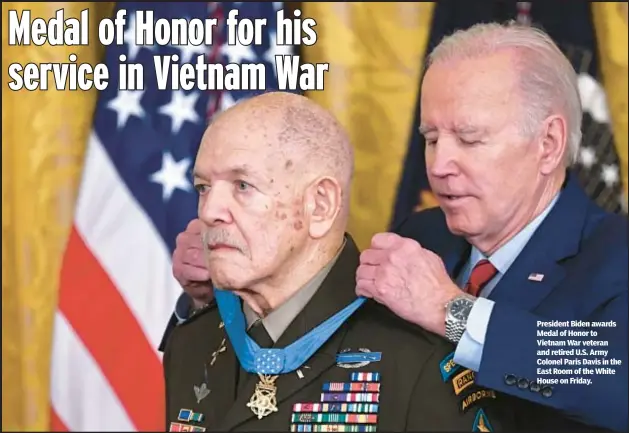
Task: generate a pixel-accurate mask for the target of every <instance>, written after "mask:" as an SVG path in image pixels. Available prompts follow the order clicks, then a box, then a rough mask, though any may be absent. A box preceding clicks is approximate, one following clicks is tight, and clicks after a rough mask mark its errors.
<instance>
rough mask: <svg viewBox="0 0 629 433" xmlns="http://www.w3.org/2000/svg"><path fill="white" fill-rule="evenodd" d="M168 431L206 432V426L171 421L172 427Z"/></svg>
mask: <svg viewBox="0 0 629 433" xmlns="http://www.w3.org/2000/svg"><path fill="white" fill-rule="evenodd" d="M168 431H190V432H204V431H205V427H200V426H196V425H190V424H183V423H180V422H171V423H170V429H169V430H168Z"/></svg>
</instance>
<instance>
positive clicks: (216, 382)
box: [190, 314, 239, 425]
mask: <svg viewBox="0 0 629 433" xmlns="http://www.w3.org/2000/svg"><path fill="white" fill-rule="evenodd" d="M217 316H218V314H217ZM218 320H219V321H220V316H218ZM217 326H219V325H218V323H217ZM221 331H222V333H221V334H222V335H221V337H220V338H219V339H218V343H217V344H216V345H215V346H214V347H213V348H212V352H215V351H216V352H218V353H217V354H216V357H215V362H214V364H213V365H212V364H211V362H212V357H213V353H210V357H209V359H208V360H207V363H206V371H207V380H204V381H203V382H199V383H197V384H195V387H199V389H198V390H197V389H194V390H190V392H194V393H195V397H197V399H198V398H199V396H202V395H203V394H201V393H202V392H203V391H202V390H201V389H200V388H201V386H202V383H205V384H206V385H207V389H208V391H209V394H207V395H206V396H205V397H204V398H202V399H201V401H200V402H199V404H200V405H201V407H202V408H203V409H204V410H202V413H204V414H207V416H208V420H209V422H210V423H211V424H213V425H216V424H217V423H218V422H220V421H221V419H222V418H223V415H224V414H225V412H226V411H227V409H229V408H230V407H231V402H233V401H234V399H235V398H236V375H237V374H238V371H237V368H238V366H239V364H238V360H237V359H236V354H235V353H234V349H233V347H232V346H231V344H230V342H229V338H227V333H226V332H225V328H222V329H221ZM223 338H225V345H224V346H222V345H221V340H222V339H223ZM221 347H224V350H219V349H220V348H221ZM204 379H206V378H205V377H204ZM197 393H199V395H197Z"/></svg>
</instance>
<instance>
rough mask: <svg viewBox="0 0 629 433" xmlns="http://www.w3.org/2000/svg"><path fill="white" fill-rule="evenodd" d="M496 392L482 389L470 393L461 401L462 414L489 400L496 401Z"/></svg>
mask: <svg viewBox="0 0 629 433" xmlns="http://www.w3.org/2000/svg"><path fill="white" fill-rule="evenodd" d="M495 398H496V391H494V390H493V389H487V388H481V389H475V390H474V391H472V392H470V393H468V394H467V395H465V397H463V398H462V399H461V406H460V409H461V412H462V413H466V412H467V411H468V410H470V409H471V408H472V407H474V406H476V405H477V404H478V403H479V402H481V401H485V400H488V399H492V400H493V399H495Z"/></svg>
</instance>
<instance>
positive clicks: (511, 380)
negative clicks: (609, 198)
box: [505, 374, 517, 386]
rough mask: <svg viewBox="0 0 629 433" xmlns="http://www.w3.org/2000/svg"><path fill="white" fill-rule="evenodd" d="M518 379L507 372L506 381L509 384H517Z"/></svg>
mask: <svg viewBox="0 0 629 433" xmlns="http://www.w3.org/2000/svg"><path fill="white" fill-rule="evenodd" d="M516 382H517V379H516V378H515V376H514V375H512V374H505V383H506V384H507V385H509V386H512V385H515V383H516Z"/></svg>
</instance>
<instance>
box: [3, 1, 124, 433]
mask: <svg viewBox="0 0 629 433" xmlns="http://www.w3.org/2000/svg"><path fill="white" fill-rule="evenodd" d="M111 6H112V4H111V2H78V3H71V2H48V3H46V2H44V3H35V2H3V3H2V27H3V29H7V30H5V31H4V32H3V34H2V69H3V71H4V72H3V74H4V82H5V83H8V81H9V76H8V67H9V64H11V63H14V62H17V63H20V64H22V65H25V64H27V63H31V62H34V63H55V62H68V56H69V55H70V54H71V53H75V54H76V55H77V56H78V63H81V62H90V63H92V64H94V63H95V62H97V61H98V59H99V58H100V55H101V50H102V48H101V46H100V44H99V43H98V26H97V23H98V21H99V20H100V18H101V17H103V16H105V15H107V14H109V13H110V11H111ZM61 8H63V9H64V13H65V16H66V17H69V16H72V17H79V13H80V11H81V10H83V9H85V8H89V10H90V12H89V18H90V42H91V43H90V46H87V47H86V46H77V47H64V46H59V47H51V46H48V45H44V46H40V47H37V46H34V45H30V46H9V45H8V11H9V10H17V11H19V13H21V11H22V10H25V9H29V10H30V11H31V16H32V17H33V18H34V17H42V18H45V19H46V20H48V19H50V18H52V17H54V14H55V11H56V10H58V9H61ZM4 86H5V87H4V89H3V92H2V301H3V303H2V394H3V395H2V430H4V431H6V430H13V431H42V430H47V429H48V428H49V427H48V425H49V368H50V367H49V366H50V350H51V330H52V324H53V315H54V311H55V307H56V300H57V283H58V275H59V267H60V263H61V255H62V253H63V250H64V247H65V243H66V237H67V234H68V229H69V227H70V224H71V222H72V215H73V210H74V201H75V198H76V193H77V187H78V182H79V180H80V175H81V167H82V164H83V153H84V148H85V143H86V140H87V136H88V133H89V130H90V128H91V121H92V113H93V109H94V106H95V102H96V96H97V93H96V91H91V92H81V91H74V92H73V91H56V90H54V89H53V90H47V91H28V90H21V91H17V92H13V91H11V90H9V88H8V86H7V85H6V84H5V85H4Z"/></svg>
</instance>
